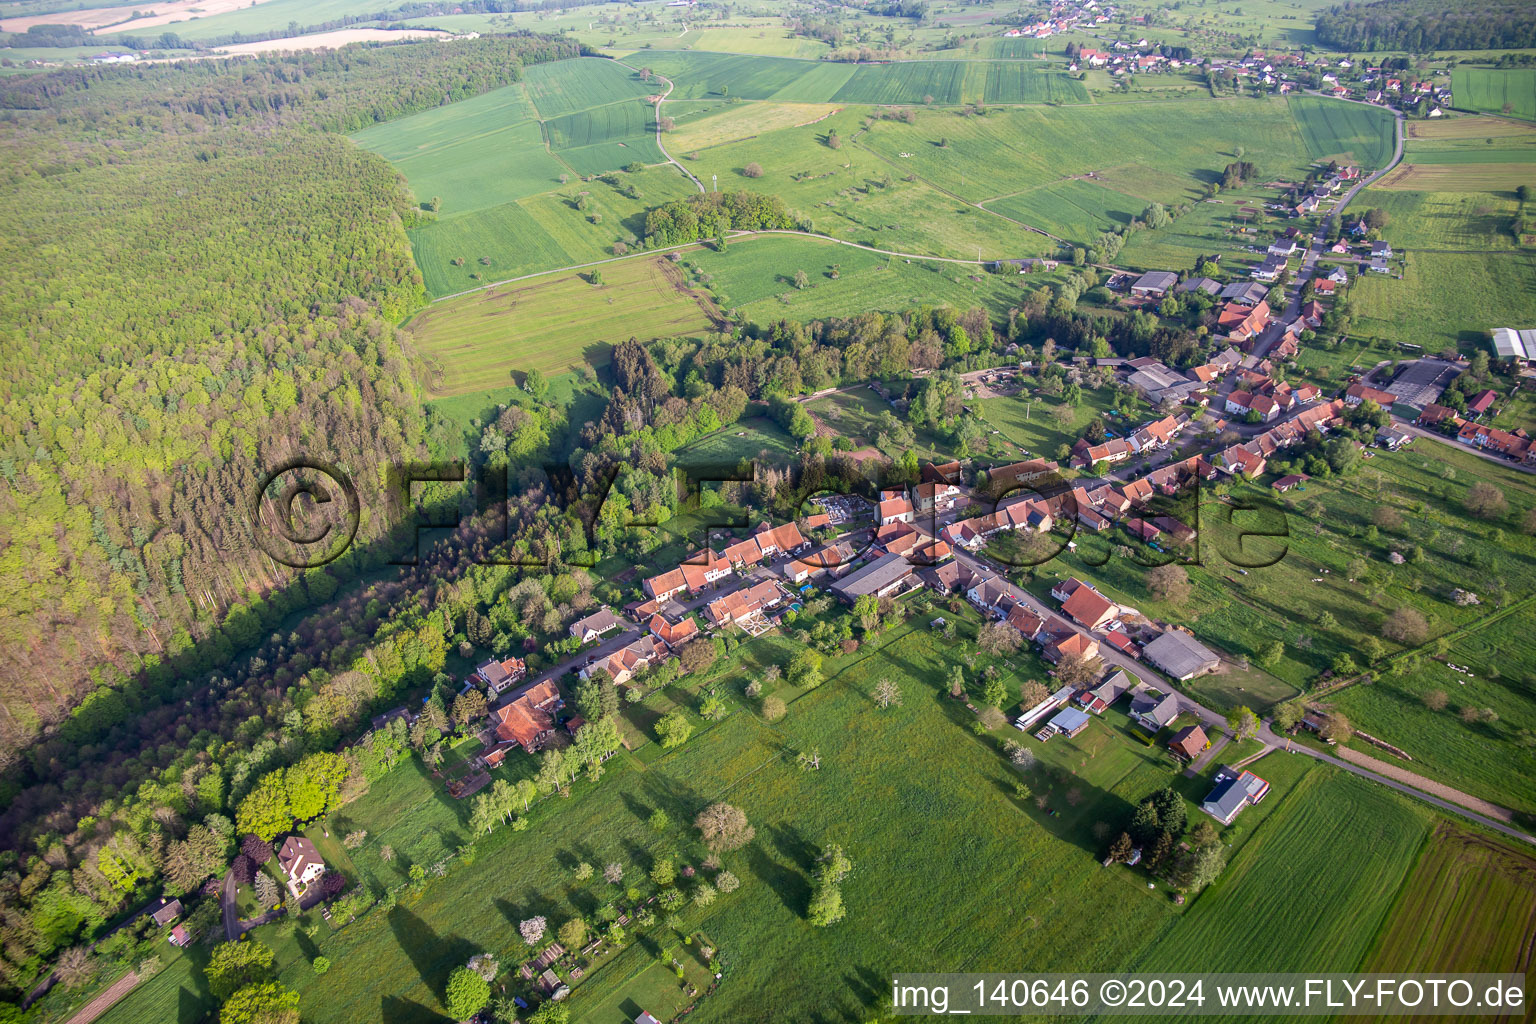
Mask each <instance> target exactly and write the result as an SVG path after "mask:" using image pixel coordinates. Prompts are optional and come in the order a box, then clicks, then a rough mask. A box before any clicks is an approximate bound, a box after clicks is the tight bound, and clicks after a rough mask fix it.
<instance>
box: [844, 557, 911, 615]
mask: <svg viewBox="0 0 1536 1024" xmlns="http://www.w3.org/2000/svg"><path fill="white" fill-rule="evenodd" d="M911 574H912V564H911V563H910V562H908V561H907V560H906V558H904V557H902V556H901V555H885V556H884V557H882V558H877V559H875V560H874V561H873V562H870V563H869V564H868V565H864V566H861V567H859V568H858V569H855V570H854V571H853V572H851V573H849V574H848V575H846V576H844V577H843V578H842V579H840V580H838V581H837V582H836V583H834V584H832V592H833V593H834V594H836V595H837V596H838V597H840V598H842V599H843V600H844V601H847V602H848V603H850V604H852V603H853V601H854V600H855V599H856V598H859V597H862V596H863V595H865V594H874V595H875V596H876V597H884V596H885V595H886V594H888V593H890V592H891V591H893V590H895V589H896V588H897V587H899V586H901V584H902V583H903V582H904V581H905V580H906V578H907V577H908V576H910V575H911Z"/></svg>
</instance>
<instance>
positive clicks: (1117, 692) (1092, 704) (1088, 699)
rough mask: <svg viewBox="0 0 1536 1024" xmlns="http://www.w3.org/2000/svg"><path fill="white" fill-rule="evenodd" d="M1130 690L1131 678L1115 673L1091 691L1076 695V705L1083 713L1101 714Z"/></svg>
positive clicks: (1122, 673)
mask: <svg viewBox="0 0 1536 1024" xmlns="http://www.w3.org/2000/svg"><path fill="white" fill-rule="evenodd" d="M1130 688H1131V677H1130V676H1128V675H1126V674H1125V673H1124V672H1116V673H1115V674H1114V675H1112V676H1110V677H1109V678H1108V679H1106V680H1104V681H1103V682H1102V683H1100V684H1099V685H1098V686H1095V687H1094V688H1093V689H1091V690H1084V691H1083V692H1082V693H1080V694H1078V695H1077V703H1078V705H1079V706H1080V707H1081V708H1083V710H1085V711H1089V712H1091V713H1093V714H1095V715H1097V714H1102V713H1103V711H1104V709H1105V708H1108V707H1109V706H1111V705H1112V704H1114V703H1115V701H1117V700H1119V699H1120V698H1121V696H1123V695H1124V694H1125V691H1127V690H1129V689H1130Z"/></svg>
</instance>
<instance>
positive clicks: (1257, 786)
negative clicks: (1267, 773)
mask: <svg viewBox="0 0 1536 1024" xmlns="http://www.w3.org/2000/svg"><path fill="white" fill-rule="evenodd" d="M1212 781H1213V782H1214V783H1215V788H1214V789H1212V790H1211V792H1210V794H1209V795H1207V796H1206V798H1205V801H1204V802H1203V803H1202V804H1201V805H1200V809H1201V810H1202V811H1204V812H1205V813H1206V814H1209V815H1210V816H1211V817H1213V818H1215V819H1216V820H1217V821H1219V822H1221V823H1222V824H1223V825H1230V824H1232V822H1233V821H1234V820H1236V818H1237V815H1238V813H1239V812H1240V811H1242V809H1243V808H1244V807H1247V806H1248V805H1249V804H1256V803H1258V802H1259V801H1260V800H1263V799H1264V797H1265V796H1266V795H1268V793H1269V783H1268V782H1265V781H1264V780H1263V779H1261V778H1259V777H1258V776H1257V775H1255V774H1253V772H1251V771H1248V770H1246V769H1244V770H1243V771H1241V772H1239V771H1237V770H1236V769H1233V768H1230V767H1224V768H1222V769H1221V771H1219V772H1217V773H1216V778H1215V779H1213V780H1212Z"/></svg>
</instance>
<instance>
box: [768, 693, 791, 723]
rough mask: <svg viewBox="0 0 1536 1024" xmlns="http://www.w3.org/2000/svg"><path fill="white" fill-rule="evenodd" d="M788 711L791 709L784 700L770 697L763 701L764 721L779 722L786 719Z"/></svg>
mask: <svg viewBox="0 0 1536 1024" xmlns="http://www.w3.org/2000/svg"><path fill="white" fill-rule="evenodd" d="M788 710H789V708H788V706H787V705H785V703H784V701H783V700H781V699H780V698H778V697H769V698H768V699H767V700H765V701H763V720H764V721H767V722H777V721H778V720H779V719H781V718H783V717H784V715H785V714H786V713H787V712H788Z"/></svg>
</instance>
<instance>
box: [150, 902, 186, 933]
mask: <svg viewBox="0 0 1536 1024" xmlns="http://www.w3.org/2000/svg"><path fill="white" fill-rule="evenodd" d="M149 916H150V919H151V920H153V921H154V922H155V924H157V925H159V926H160V927H161V928H164V927H165V926H166V925H168V924H170V923H171V922H172V921H174V920H176V919H177V918H178V917H180V916H181V900H167V899H165V898H164V897H161V899H160V905H159V906H158V907H156V908H155V909H154V911H153V912H152V913H151V914H150V915H149Z"/></svg>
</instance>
